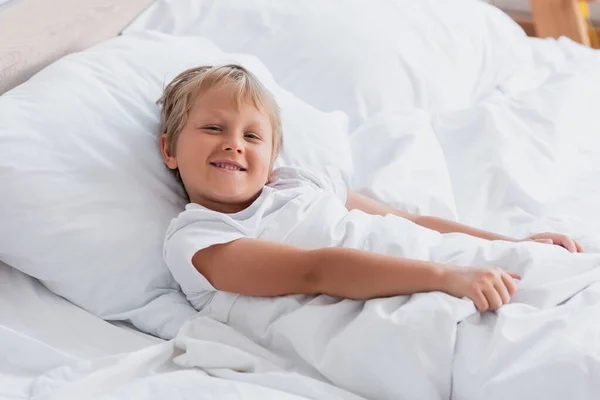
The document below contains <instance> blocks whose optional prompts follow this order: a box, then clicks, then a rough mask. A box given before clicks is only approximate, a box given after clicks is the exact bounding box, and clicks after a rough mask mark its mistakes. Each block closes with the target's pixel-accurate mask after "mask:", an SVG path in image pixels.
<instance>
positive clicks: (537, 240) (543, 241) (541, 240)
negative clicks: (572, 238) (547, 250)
mask: <svg viewBox="0 0 600 400" xmlns="http://www.w3.org/2000/svg"><path fill="white" fill-rule="evenodd" d="M533 241H534V242H538V243H544V244H554V241H553V240H552V239H534V240H533Z"/></svg>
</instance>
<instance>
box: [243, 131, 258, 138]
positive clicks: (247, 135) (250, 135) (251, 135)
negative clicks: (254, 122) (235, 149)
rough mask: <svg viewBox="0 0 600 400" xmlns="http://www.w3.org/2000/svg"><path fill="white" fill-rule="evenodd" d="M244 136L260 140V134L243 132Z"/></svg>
mask: <svg viewBox="0 0 600 400" xmlns="http://www.w3.org/2000/svg"><path fill="white" fill-rule="evenodd" d="M244 137H245V138H248V139H252V140H261V139H260V136H258V135H257V134H255V133H252V132H250V133H246V134H244Z"/></svg>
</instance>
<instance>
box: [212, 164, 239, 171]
mask: <svg viewBox="0 0 600 400" xmlns="http://www.w3.org/2000/svg"><path fill="white" fill-rule="evenodd" d="M215 166H217V167H218V168H224V169H227V170H229V171H241V170H242V169H241V168H240V167H236V166H235V165H231V164H224V163H215Z"/></svg>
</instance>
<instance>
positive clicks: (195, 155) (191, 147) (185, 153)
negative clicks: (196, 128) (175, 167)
mask: <svg viewBox="0 0 600 400" xmlns="http://www.w3.org/2000/svg"><path fill="white" fill-rule="evenodd" d="M181 139H182V140H179V142H178V143H177V158H178V160H177V161H178V162H179V163H180V164H182V165H198V164H199V163H203V162H204V161H205V159H206V157H207V155H208V149H209V148H210V144H209V143H204V141H202V140H201V138H200V137H193V136H192V135H187V136H185V137H182V138H181Z"/></svg>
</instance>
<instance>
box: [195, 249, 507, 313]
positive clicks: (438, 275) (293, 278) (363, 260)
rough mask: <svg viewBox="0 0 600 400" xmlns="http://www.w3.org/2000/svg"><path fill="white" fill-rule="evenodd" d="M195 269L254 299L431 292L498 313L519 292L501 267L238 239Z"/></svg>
mask: <svg viewBox="0 0 600 400" xmlns="http://www.w3.org/2000/svg"><path fill="white" fill-rule="evenodd" d="M192 264H193V265H194V267H195V268H196V269H197V270H198V271H199V272H200V273H201V274H202V275H203V276H204V277H205V278H206V279H208V281H209V282H210V283H211V284H212V285H213V286H214V287H215V288H216V289H217V290H222V291H227V292H232V293H239V294H243V295H250V296H279V295H288V294H321V293H323V294H329V295H332V296H338V297H345V298H351V299H370V298H374V297H387V296H394V295H403V294H413V293H420V292H430V291H444V292H446V293H448V294H451V295H453V296H457V297H469V298H471V299H472V300H473V301H474V302H475V304H476V306H477V308H478V309H479V310H480V311H487V310H494V309H497V308H498V307H500V306H501V305H502V304H506V303H507V302H508V301H509V300H510V296H512V294H513V293H514V291H515V290H516V288H515V286H514V283H513V282H512V278H511V276H512V277H517V276H515V275H510V274H507V273H506V272H504V271H501V270H499V269H497V268H459V267H453V266H446V265H442V264H436V263H432V262H425V261H416V260H408V259H401V258H396V257H390V256H384V255H379V254H375V253H370V252H366V251H360V250H353V249H345V248H323V249H318V250H304V249H300V248H297V247H294V246H289V245H284V244H279V243H271V242H265V241H261V240H255V239H239V240H235V241H233V242H229V243H226V244H219V245H214V246H211V247H208V248H206V249H203V250H200V251H198V252H197V253H196V254H195V255H194V257H193V258H192Z"/></svg>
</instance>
